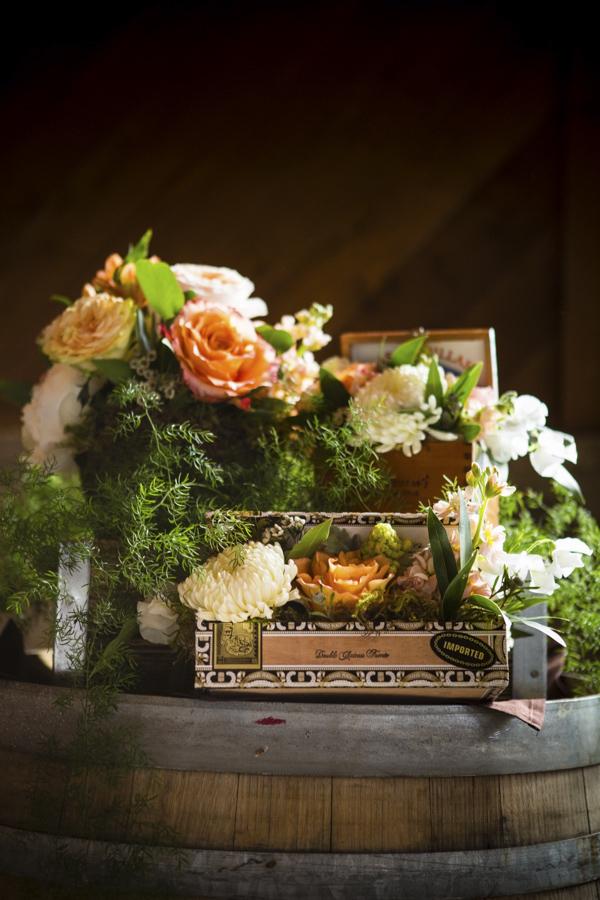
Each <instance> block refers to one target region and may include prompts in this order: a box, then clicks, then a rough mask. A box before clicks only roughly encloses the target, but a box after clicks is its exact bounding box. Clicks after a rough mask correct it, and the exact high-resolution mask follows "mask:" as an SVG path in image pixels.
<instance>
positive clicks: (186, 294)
mask: <svg viewBox="0 0 600 900" xmlns="http://www.w3.org/2000/svg"><path fill="white" fill-rule="evenodd" d="M183 296H184V298H185V302H186V303H187V302H188V300H193V299H194V297H197V296H198V295H197V294H196V291H184V292H183Z"/></svg>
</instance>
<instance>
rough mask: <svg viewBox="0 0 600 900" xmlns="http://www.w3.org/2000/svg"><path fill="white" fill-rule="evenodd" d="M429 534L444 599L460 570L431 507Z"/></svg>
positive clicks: (428, 513) (428, 516)
mask: <svg viewBox="0 0 600 900" xmlns="http://www.w3.org/2000/svg"><path fill="white" fill-rule="evenodd" d="M427 532H428V534H429V544H430V546H431V553H432V555H433V568H434V569H435V574H436V577H437V580H438V585H439V588H440V594H441V595H442V597H444V595H445V593H446V591H447V589H448V586H449V585H450V583H451V582H452V580H453V579H454V578H455V577H456V574H457V572H458V568H457V565H456V560H455V559H454V551H453V550H452V546H451V544H450V539H449V538H448V535H447V533H446V529H445V528H444V526H443V525H442V523H441V522H440V520H439V519H438V517H437V516H436V514H435V513H434V511H433V510H432V509H431V507H430V508H429V509H428V510H427Z"/></svg>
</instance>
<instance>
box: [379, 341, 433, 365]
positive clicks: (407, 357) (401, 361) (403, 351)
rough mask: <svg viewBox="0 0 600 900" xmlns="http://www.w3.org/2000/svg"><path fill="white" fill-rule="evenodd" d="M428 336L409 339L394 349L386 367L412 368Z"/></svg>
mask: <svg viewBox="0 0 600 900" xmlns="http://www.w3.org/2000/svg"><path fill="white" fill-rule="evenodd" d="M427 337H428V335H426V334H423V335H421V336H420V337H416V338H411V340H410V341H405V342H404V343H403V344H400V346H399V347H396V349H395V350H394V352H393V353H392V355H391V356H390V358H389V360H388V366H404V365H409V366H414V365H415V364H416V362H417V360H418V359H419V355H420V353H421V351H422V349H423V346H424V345H425V342H426V341H427Z"/></svg>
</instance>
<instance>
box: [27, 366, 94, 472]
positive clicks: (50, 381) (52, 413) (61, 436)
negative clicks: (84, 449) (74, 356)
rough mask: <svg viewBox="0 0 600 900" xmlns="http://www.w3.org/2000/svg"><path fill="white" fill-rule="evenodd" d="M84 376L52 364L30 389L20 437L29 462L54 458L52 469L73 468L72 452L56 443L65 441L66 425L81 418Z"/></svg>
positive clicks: (64, 469) (92, 387) (69, 469)
mask: <svg viewBox="0 0 600 900" xmlns="http://www.w3.org/2000/svg"><path fill="white" fill-rule="evenodd" d="M87 378H88V376H87V375H86V374H85V372H82V371H81V370H79V369H75V368H73V366H68V365H66V364H64V363H55V364H54V365H53V366H51V368H50V369H48V371H47V372H46V373H45V374H44V375H43V376H42V378H41V379H40V382H39V384H36V385H35V386H34V388H33V392H32V395H31V401H30V402H29V403H27V404H26V405H25V406H24V407H23V410H22V413H21V420H22V422H23V427H22V430H21V439H22V441H23V447H24V448H25V450H30V451H31V461H32V462H34V463H43V462H44V461H47V460H49V459H51V458H52V457H54V458H55V459H56V468H57V469H59V470H61V471H74V470H75V463H74V462H73V454H72V452H71V451H70V450H69V449H68V448H66V447H61V446H60V445H61V444H62V443H63V442H64V441H65V428H66V427H67V425H77V424H78V422H80V420H81V413H82V405H81V403H80V402H79V394H80V393H81V389H82V387H83V386H84V384H85V382H86V381H87ZM100 383H101V379H100V378H92V379H91V380H90V395H91V394H93V393H94V392H95V390H97V388H98V387H99V385H100Z"/></svg>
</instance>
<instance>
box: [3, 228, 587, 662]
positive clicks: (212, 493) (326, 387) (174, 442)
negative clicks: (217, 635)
mask: <svg viewBox="0 0 600 900" xmlns="http://www.w3.org/2000/svg"><path fill="white" fill-rule="evenodd" d="M150 238H151V233H150V232H147V233H146V234H145V235H144V236H143V238H142V239H141V240H140V241H139V242H138V244H136V245H135V246H133V247H131V248H130V250H129V252H128V253H127V254H126V255H125V256H124V257H122V256H120V255H118V254H113V255H112V256H110V257H109V258H108V259H107V260H106V262H105V264H104V267H103V268H102V269H101V270H99V271H98V272H96V274H95V275H94V276H93V277H92V278H91V280H90V282H89V283H87V284H85V285H84V287H83V289H82V292H81V297H80V298H78V299H77V300H75V301H74V302H71V301H70V300H69V299H67V298H64V297H56V296H55V297H54V299H55V300H57V301H58V302H60V303H62V304H64V306H65V309H64V310H63V311H62V312H61V313H60V314H59V315H58V316H56V317H55V318H54V319H53V320H52V321H51V322H50V323H49V324H48V325H47V327H46V328H45V329H44V330H43V332H42V333H41V335H40V337H39V345H40V348H41V350H42V352H43V354H44V355H45V356H46V358H47V359H48V362H49V368H48V371H47V372H46V373H45V375H44V376H43V377H42V379H41V380H40V382H39V383H38V384H37V385H34V386H33V388H32V389H31V392H30V394H29V396H28V398H27V402H26V403H25V405H24V407H23V413H22V419H23V442H24V446H25V448H26V449H27V451H28V453H29V456H28V458H27V460H24V461H22V462H21V464H20V466H21V469H20V472H19V474H18V479H17V481H18V482H19V485H20V486H19V488H18V489H17V488H16V487H15V484H16V482H13V481H10V480H9V479H8V477H7V479H6V485H7V488H6V489H5V491H4V499H3V503H4V513H5V514H4V523H5V525H4V526H3V527H5V529H6V536H5V537H2V535H0V551H1V552H0V588H1V590H2V596H3V598H4V599H3V603H4V605H5V607H6V608H7V609H9V610H11V611H13V612H14V611H15V610H16V611H21V612H22V611H23V609H24V608H25V606H26V604H27V603H29V602H32V603H34V605H35V603H38V605H40V606H43V605H44V603H46V602H47V601H48V599H49V598H50V599H52V598H53V597H54V598H56V597H57V596H59V595H60V591H61V586H60V584H59V582H58V581H57V580H56V579H55V580H54V581H51V579H50V580H49V576H48V575H47V573H48V572H49V571H50V569H51V568H52V566H54V568H55V569H56V568H57V565H56V560H57V557H58V553H59V547H60V546H61V545H62V546H63V547H64V546H65V545H67V544H68V546H69V547H70V548H71V549H70V553H71V555H72V556H73V557H74V558H75V557H78V558H87V559H91V560H92V573H93V574H92V583H91V592H92V595H96V596H100V595H102V596H106V595H108V596H109V597H110V598H111V602H113V600H114V598H116V597H117V596H118V597H120V598H122V599H121V600H119V601H118V603H117V605H118V613H117V612H115V609H112V607H111V612H110V616H113V618H114V623H115V627H116V625H117V624H118V623H119V622H120V623H121V624H122V625H123V628H125V631H124V632H123V633H124V634H128V633H129V632H128V631H127V628H126V627H125V626H126V623H127V621H129V620H130V619H131V616H132V615H133V617H134V619H135V620H136V622H137V621H138V619H139V624H140V628H141V634H142V636H143V637H146V638H148V639H149V640H151V641H159V642H171V643H177V642H179V643H182V644H187V645H189V644H190V643H191V642H190V640H189V629H190V627H191V628H193V623H194V621H195V618H196V617H198V618H201V619H210V620H217V621H229V622H238V621H244V620H246V619H248V618H251V619H262V620H264V619H270V618H272V617H273V616H276V617H277V616H282V615H294V616H298V615H300V616H309V617H310V616H313V617H314V616H316V617H323V616H324V617H325V618H327V619H332V620H337V619H342V620H343V619H344V618H348V617H353V616H357V617H360V618H361V619H363V620H365V621H366V620H369V619H371V620H372V619H373V618H376V617H377V616H380V617H381V616H382V617H384V618H386V617H387V618H390V617H399V618H402V617H408V618H409V619H410V618H416V617H420V618H429V619H430V620H431V619H440V618H441V619H446V620H451V619H455V618H456V617H457V616H458V615H460V616H466V617H467V618H468V617H472V616H488V617H489V616H498V615H513V614H514V613H516V612H517V611H519V610H522V609H523V608H524V606H526V605H527V603H528V600H527V598H526V594H525V589H526V587H527V589H528V592H529V593H535V591H538V590H545V591H546V592H551V590H552V588H553V586H554V584H555V580H556V579H557V578H560V577H562V576H563V575H565V574H566V573H567V571H568V570H569V569H570V568H573V567H574V566H579V565H580V564H581V562H580V561H581V553H585V552H586V551H585V548H584V547H582V546H581V545H580V544H579V543H577V544H573V545H567V544H564V543H563V544H561V543H560V542H557V543H556V544H555V545H552V546H551V543H548V542H546V546H545V548H544V549H545V551H546V553H545V555H541V554H539V553H537V554H534V553H533V552H532V549H531V548H530V547H529V548H519V549H518V551H517V550H516V549H514V548H511V550H510V552H509V551H508V550H507V549H505V546H504V544H505V540H504V536H503V534H504V533H503V531H502V529H501V528H499V527H498V526H493V524H492V523H491V522H490V521H488V519H486V516H485V510H486V508H487V504H488V501H489V500H490V499H491V498H493V497H496V496H499V495H502V494H503V493H506V491H507V490H508V487H507V486H506V485H505V483H504V482H505V481H506V475H505V472H504V471H498V470H502V469H504V468H505V467H506V463H507V462H508V461H509V460H510V459H515V458H517V457H518V456H521V455H524V454H529V455H530V458H531V461H532V463H533V465H534V467H535V468H536V469H537V470H538V471H539V472H541V473H542V474H545V475H548V476H551V477H552V478H554V479H556V480H558V481H560V482H561V483H562V484H564V485H567V486H568V487H569V488H570V489H571V490H575V491H576V490H577V485H576V482H575V481H574V479H573V478H572V476H571V475H570V473H569V472H568V471H567V469H566V468H565V466H564V462H565V461H567V462H569V461H570V462H574V461H575V459H576V450H575V445H574V442H573V440H572V438H570V437H569V436H568V435H564V434H562V433H559V432H554V431H551V430H550V429H548V428H547V427H546V424H545V422H546V415H547V410H546V407H545V406H544V405H543V404H542V403H540V402H539V401H538V400H536V399H535V398H533V397H529V396H521V397H517V396H516V395H513V394H506V395H504V396H503V397H501V398H497V397H495V396H493V395H492V394H491V391H490V390H489V389H487V388H481V387H478V385H477V382H478V378H479V374H480V369H481V366H480V365H479V364H475V365H473V366H470V367H469V368H468V369H467V370H466V371H464V372H463V373H462V374H460V375H459V376H455V375H452V374H449V373H446V372H445V371H444V369H443V368H442V367H441V366H440V365H439V362H438V360H437V358H436V357H435V356H434V355H433V354H432V352H431V350H430V349H429V347H428V343H427V335H419V336H418V337H415V338H413V339H411V340H409V341H406V342H405V343H404V344H401V345H400V346H399V347H397V348H396V349H395V350H394V352H393V353H392V354H391V356H390V357H389V359H387V361H386V362H385V363H384V362H383V361H380V362H378V363H375V362H373V363H353V362H351V361H350V360H347V359H341V358H339V357H332V358H330V359H327V360H325V361H324V362H323V363H322V364H319V363H318V362H317V360H316V358H315V354H316V353H318V351H320V350H322V349H323V348H324V347H326V346H327V344H328V343H329V341H330V337H329V336H328V335H327V334H326V333H325V332H324V327H325V326H326V323H327V321H328V320H329V319H330V317H331V315H332V308H331V307H330V306H328V305H323V304H319V303H313V304H312V305H310V306H309V308H307V309H304V310H300V311H299V312H297V313H296V314H295V315H284V316H283V317H282V318H281V320H280V321H278V322H276V323H274V324H273V325H270V324H268V323H267V322H266V321H265V318H266V317H267V316H268V309H267V306H266V304H265V303H264V301H263V300H262V299H260V298H258V297H255V296H253V292H254V285H253V283H252V282H251V281H250V280H249V279H248V278H245V277H243V276H241V275H240V274H239V273H237V272H235V271H234V270H232V269H228V268H218V267H214V266H209V265H196V264H193V265H192V264H176V265H173V266H170V265H168V264H167V263H166V262H163V261H161V260H160V259H159V258H158V257H156V256H152V257H150V256H149V242H150ZM1 386H2V387H3V388H4V390H5V392H6V393H9V394H10V393H11V392H12V394H13V396H14V395H15V393H16V386H15V385H11V384H10V383H7V382H3V383H2V385H1ZM458 438H462V439H464V440H466V441H468V442H473V443H474V446H475V448H476V454H475V455H476V457H477V459H478V463H479V465H478V467H477V466H474V468H473V470H472V473H471V475H470V476H469V478H470V481H469V484H468V486H467V488H466V489H465V491H464V494H461V492H460V491H456V489H454V490H453V491H451V492H450V494H448V496H447V497H446V499H445V500H444V501H441V502H440V504H436V505H435V506H434V508H433V511H430V513H429V545H428V546H426V547H421V548H416V549H414V552H413V553H412V555H410V556H409V555H407V554H408V551H409V550H410V549H411V548H409V547H407V546H403V544H402V541H400V539H399V538H398V536H397V535H396V534H395V532H394V530H393V529H390V528H389V527H387V528H385V527H379V526H378V527H377V529H376V530H375V531H374V533H373V534H372V535H371V536H370V537H369V538H368V540H367V541H366V542H365V543H364V544H363V545H362V546H360V547H357V546H336V547H333V546H332V545H331V543H330V544H328V543H327V541H328V535H327V534H325V533H324V532H323V531H319V532H318V534H317V535H316V536H315V535H312V536H310V537H309V538H307V539H306V540H305V539H302V541H300V543H299V545H298V547H297V548H295V550H294V551H293V552H292V554H291V555H289V554H288V556H287V558H286V556H285V555H284V553H283V550H282V549H281V547H280V546H279V544H278V543H277V540H276V537H274V536H272V539H270V540H268V541H266V542H265V541H262V540H261V536H260V535H256V534H252V533H251V529H250V528H249V526H248V524H247V522H245V521H244V519H243V517H237V516H236V515H235V510H240V511H241V510H252V509H256V510H275V511H277V510H282V511H285V510H290V509H304V510H310V511H316V512H319V511H333V512H339V511H342V510H348V509H370V510H374V509H375V510H376V509H377V508H378V504H379V503H380V502H381V501H382V499H383V498H386V499H388V498H389V497H390V495H393V482H392V475H391V473H390V471H389V469H388V467H387V466H386V464H385V457H386V454H387V453H390V452H391V451H394V450H399V451H400V452H401V453H402V454H403V455H404V456H406V457H410V456H412V455H414V454H417V453H419V451H420V450H421V447H422V444H423V442H424V441H425V440H428V439H433V440H438V441H455V440H457V439H458ZM57 473H58V474H57ZM60 473H63V474H60ZM65 473H66V474H65ZM450 474H452V473H450ZM23 488H24V492H23ZM19 492H21V493H19ZM28 492H29V493H28ZM23 497H24V498H25V499H23ZM57 497H60V501H57ZM400 500H401V498H400ZM399 502H400V501H399ZM23 503H25V504H29V506H28V507H27V510H26V511H25V512H24V511H23V507H22V505H21V506H19V504H23ZM209 513H210V514H212V515H211V516H208V514H209ZM459 513H460V516H459V519H457V515H458V514H459ZM441 519H444V520H446V521H447V523H449V524H452V529H451V530H450V532H449V534H447V531H446V528H445V526H444V525H443V524H440V520H441ZM24 523H27V525H26V526H25V525H24ZM468 523H471V524H470V525H469V527H467V524H468ZM29 527H31V534H29V532H28V531H27V529H28V528H29ZM469 529H470V530H469ZM41 532H44V536H43V538H41V537H40V533H41ZM28 534H29V536H28ZM317 538H318V540H317ZM19 541H20V542H21V544H20V546H19V547H18V549H16V548H17V546H18V544H19ZM109 545H110V546H111V547H113V548H117V549H116V550H115V551H114V552H113V551H112V550H111V552H110V553H109V554H108V557H107V553H106V548H107V547H108V546H109ZM309 551H310V552H309ZM111 554H112V555H111ZM107 559H109V561H108V562H107ZM41 571H43V572H44V574H43V575H40V574H39V573H40V572H41ZM26 575H27V578H29V579H30V580H29V581H28V582H27V586H25V576H26ZM25 597H27V598H28V599H27V600H25ZM106 602H108V601H106ZM106 602H105V601H104V600H103V601H102V603H100V604H99V605H98V606H97V608H98V609H103V610H104V615H108V613H107V612H106V610H107V609H108V607H107V606H106ZM114 602H115V603H116V602H117V601H116V600H114ZM103 604H104V605H103ZM109 605H110V604H109ZM127 627H129V626H127ZM186 635H187V637H186Z"/></svg>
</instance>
